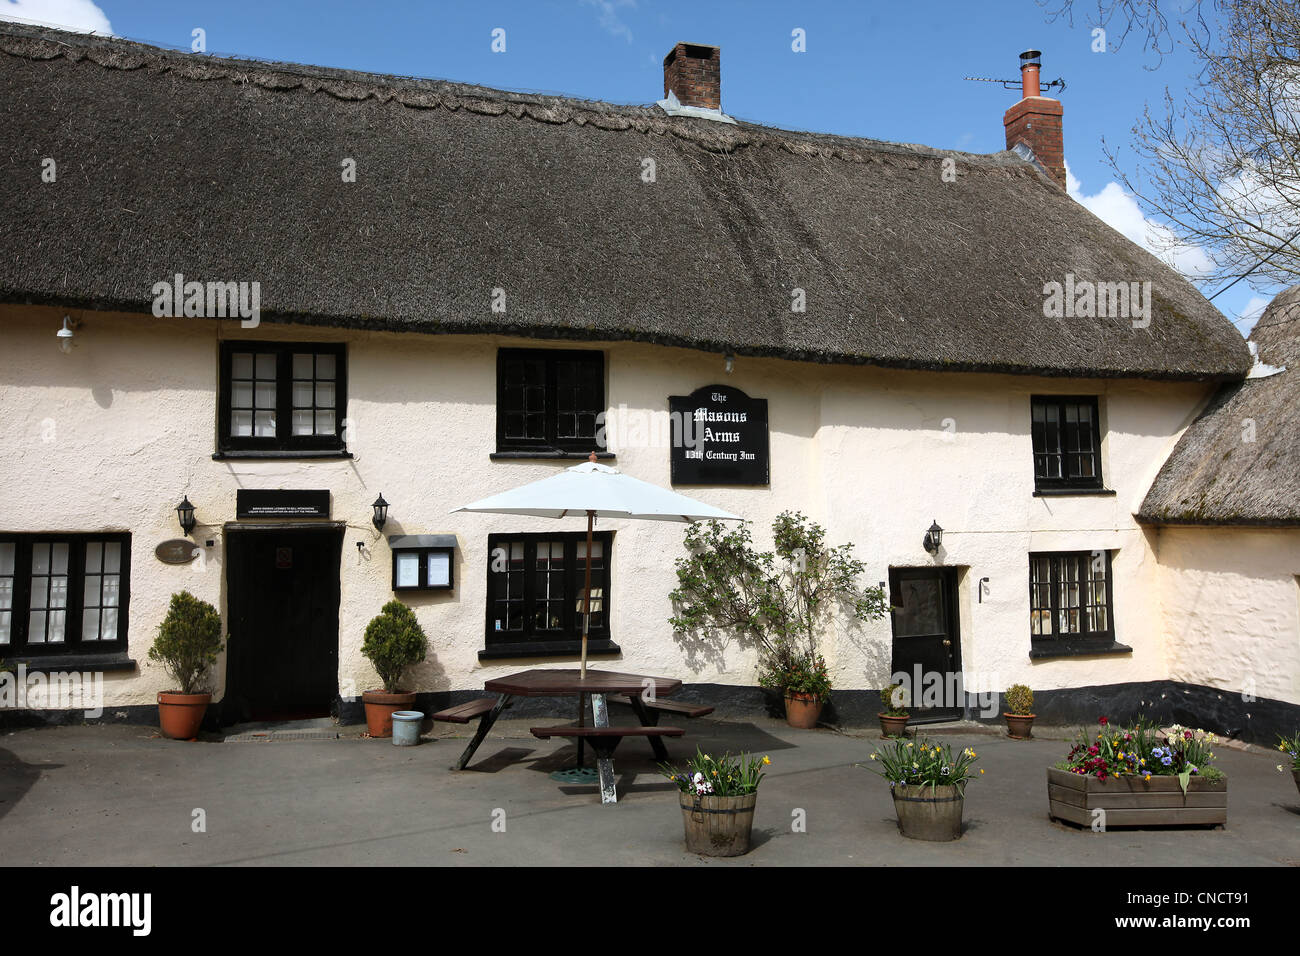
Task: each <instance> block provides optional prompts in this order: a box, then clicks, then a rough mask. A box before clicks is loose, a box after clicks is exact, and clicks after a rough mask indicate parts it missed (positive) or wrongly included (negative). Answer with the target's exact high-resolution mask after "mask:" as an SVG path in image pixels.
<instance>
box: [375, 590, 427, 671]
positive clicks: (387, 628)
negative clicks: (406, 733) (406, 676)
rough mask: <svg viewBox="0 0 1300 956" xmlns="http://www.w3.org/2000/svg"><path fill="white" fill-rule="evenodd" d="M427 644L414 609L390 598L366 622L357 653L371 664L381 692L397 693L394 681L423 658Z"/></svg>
mask: <svg viewBox="0 0 1300 956" xmlns="http://www.w3.org/2000/svg"><path fill="white" fill-rule="evenodd" d="M428 646H429V641H428V638H426V637H425V636H424V629H423V628H422V627H420V622H419V621H417V620H416V619H415V612H414V611H412V610H411V609H410V608H409V607H407V606H406V605H405V604H403V603H402V602H401V601H397V600H393V601H389V602H388V603H387V604H385V605H384V609H383V611H381V612H380V613H379V614H377V615H375V617H374V618H373V619H372V620H371V621H370V623H369V624H367V625H366V637H365V640H364V641H363V642H362V644H361V653H362V654H364V655H365V656H366V659H367V660H369V661H370V663H371V664H372V665H374V668H375V672H376V673H378V674H379V679H380V680H381V681H383V682H384V691H385V692H386V693H389V694H400V693H403V692H402V691H401V690H399V689H398V684H399V683H400V682H401V680H402V674H403V673H405V671H406V669H407V668H408V667H410V666H411V665H413V664H418V663H420V662H421V661H422V660H424V658H425V654H426V652H427V649H428Z"/></svg>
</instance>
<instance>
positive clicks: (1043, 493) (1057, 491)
mask: <svg viewBox="0 0 1300 956" xmlns="http://www.w3.org/2000/svg"><path fill="white" fill-rule="evenodd" d="M1074 495H1094V496H1099V497H1103V498H1106V497H1112V498H1113V497H1114V496H1115V491H1114V489H1111V488H1035V489H1034V497H1035V498H1069V497H1073V496H1074Z"/></svg>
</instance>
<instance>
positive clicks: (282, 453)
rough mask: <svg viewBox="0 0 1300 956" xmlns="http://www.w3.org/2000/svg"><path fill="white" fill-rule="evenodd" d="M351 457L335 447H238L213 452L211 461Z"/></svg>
mask: <svg viewBox="0 0 1300 956" xmlns="http://www.w3.org/2000/svg"><path fill="white" fill-rule="evenodd" d="M351 457H352V452H350V451H340V450H337V449H322V450H318V451H313V450H310V449H306V448H300V449H289V450H281V449H275V450H271V449H267V450H265V451H264V450H261V449H254V448H239V449H233V450H231V451H218V452H214V453H213V455H212V460H213V461H240V460H255V459H259V458H277V459H291V458H312V459H325V460H336V461H343V460H346V459H349V458H351Z"/></svg>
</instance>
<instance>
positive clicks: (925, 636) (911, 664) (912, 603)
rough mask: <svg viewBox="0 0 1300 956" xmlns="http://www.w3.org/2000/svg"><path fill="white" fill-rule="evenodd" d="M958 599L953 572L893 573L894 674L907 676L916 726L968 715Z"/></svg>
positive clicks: (907, 570) (916, 570)
mask: <svg viewBox="0 0 1300 956" xmlns="http://www.w3.org/2000/svg"><path fill="white" fill-rule="evenodd" d="M956 597H957V572H956V569H954V568H890V569H889V600H890V603H891V604H893V605H894V611H893V626H894V652H893V673H894V674H896V675H897V674H907V675H908V680H907V682H906V683H905V686H907V687H908V690H909V692H910V695H911V700H910V701H909V705H910V706H909V712H910V713H911V714H912V723H928V722H934V721H941V720H959V719H960V718H961V717H962V715H963V713H964V708H965V695H964V692H963V690H964V689H963V688H961V686H960V683H959V675H960V673H961V640H960V635H959V634H958V623H957V600H956ZM896 679H897V678H896Z"/></svg>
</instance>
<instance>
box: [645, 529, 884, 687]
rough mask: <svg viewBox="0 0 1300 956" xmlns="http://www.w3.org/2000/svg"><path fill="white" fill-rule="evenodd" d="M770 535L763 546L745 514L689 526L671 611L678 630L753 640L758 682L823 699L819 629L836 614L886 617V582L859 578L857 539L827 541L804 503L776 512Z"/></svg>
mask: <svg viewBox="0 0 1300 956" xmlns="http://www.w3.org/2000/svg"><path fill="white" fill-rule="evenodd" d="M772 540H773V549H772V550H771V551H759V550H757V549H756V548H755V547H754V543H753V538H752V535H751V531H750V523H749V522H741V523H740V524H739V525H734V526H727V525H724V524H723V523H722V522H720V521H705V522H700V523H698V524H692V525H690V526H688V527H687V529H686V538H685V545H686V550H687V552H688V555H687V557H685V558H678V559H677V563H676V569H677V588H676V589H675V590H674V591H673V592H672V594H671V595H670V598H671V600H672V602H673V610H674V614H673V616H672V617H671V618H670V619H669V621H670V623H671V624H672V626H673V630H674V631H675V632H676V633H677V635H678V636H679V637H681V636H686V635H690V636H693V637H697V638H700V639H702V640H703V641H705V642H709V643H711V644H712V645H714V646H716V647H726V646H727V644H728V643H729V642H730V640H731V639H732V638H738V639H739V640H740V642H741V643H745V644H749V645H751V646H756V647H757V649H758V653H759V675H758V682H759V684H760V685H762V686H763V687H770V688H775V689H781V690H800V691H803V692H806V693H813V694H816V696H817V698H818V699H819V700H822V701H825V700H826V699H827V698H828V697H829V695H830V689H831V683H830V679H829V677H828V676H827V674H826V665H825V662H824V661H823V659H822V655H821V654H820V653H819V650H818V643H819V638H820V636H821V633H822V631H823V630H824V629H825V628H826V627H828V626H829V625H830V624H831V623H832V622H833V620H834V619H835V618H836V617H837V616H839V617H842V618H845V619H847V620H849V621H850V622H852V621H868V620H874V619H876V618H880V617H883V616H884V614H885V612H886V611H887V610H888V608H889V604H888V602H887V601H886V599H885V593H884V591H883V590H882V589H881V588H878V587H871V586H867V587H863V586H860V585H859V584H858V579H859V578H860V577H861V576H862V574H863V572H864V571H865V570H866V565H865V564H864V563H863V562H861V561H859V560H858V559H857V558H855V557H854V556H853V545H852V544H843V545H840V546H838V547H830V546H828V545H827V544H826V531H825V529H824V528H822V527H821V525H819V524H817V523H816V522H814V521H811V520H809V519H808V518H806V517H804V515H802V514H800V513H799V512H797V511H784V512H782V513H781V514H779V515H778V516H777V517H776V520H775V521H773V523H772Z"/></svg>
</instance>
